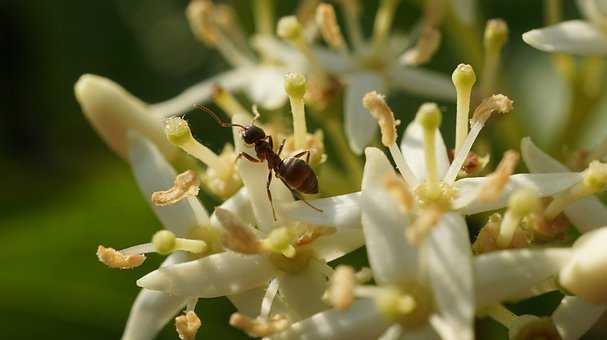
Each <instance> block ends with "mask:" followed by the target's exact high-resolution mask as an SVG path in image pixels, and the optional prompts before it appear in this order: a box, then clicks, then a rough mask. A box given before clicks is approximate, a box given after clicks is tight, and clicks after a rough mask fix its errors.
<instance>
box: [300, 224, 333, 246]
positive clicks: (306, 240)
mask: <svg viewBox="0 0 607 340" xmlns="http://www.w3.org/2000/svg"><path fill="white" fill-rule="evenodd" d="M335 232H337V229H335V228H334V227H324V226H311V227H308V228H307V230H306V231H304V232H303V233H302V234H301V235H299V237H298V238H297V239H296V240H295V242H294V246H295V247H301V246H305V245H306V244H310V243H312V242H313V241H314V240H316V239H317V238H319V237H322V236H328V235H333V234H335Z"/></svg>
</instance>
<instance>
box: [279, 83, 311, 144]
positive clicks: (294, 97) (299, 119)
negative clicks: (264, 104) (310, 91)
mask: <svg viewBox="0 0 607 340" xmlns="http://www.w3.org/2000/svg"><path fill="white" fill-rule="evenodd" d="M285 91H286V93H287V95H288V96H289V101H290V104H291V112H292V113H293V130H294V131H293V135H294V137H295V148H296V149H303V148H305V146H306V135H307V133H308V130H307V127H306V113H305V107H304V95H305V93H306V77H305V76H304V75H303V74H301V73H288V74H287V75H285Z"/></svg>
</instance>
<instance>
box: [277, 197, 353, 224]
mask: <svg viewBox="0 0 607 340" xmlns="http://www.w3.org/2000/svg"><path fill="white" fill-rule="evenodd" d="M310 204H311V205H313V206H314V207H316V208H318V209H320V210H322V212H319V211H318V210H315V209H312V208H311V207H310V206H308V205H307V204H305V203H304V202H302V201H296V202H293V203H288V204H283V205H282V206H281V214H282V215H283V216H285V217H286V218H288V219H290V220H295V221H300V222H304V223H310V224H316V225H324V226H331V227H334V228H337V229H359V228H362V226H361V224H360V192H353V193H351V194H345V195H339V196H333V197H327V198H321V199H316V200H312V201H310Z"/></svg>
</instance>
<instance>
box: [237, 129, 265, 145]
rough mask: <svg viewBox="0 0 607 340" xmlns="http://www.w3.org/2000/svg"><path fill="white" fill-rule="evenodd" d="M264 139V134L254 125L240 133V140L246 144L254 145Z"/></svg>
mask: <svg viewBox="0 0 607 340" xmlns="http://www.w3.org/2000/svg"><path fill="white" fill-rule="evenodd" d="M265 138H266V133H265V132H264V131H263V130H262V129H261V128H260V127H257V126H255V125H249V126H247V127H246V128H245V129H244V130H243V131H242V139H244V142H245V143H247V144H255V142H257V141H260V140H262V139H265Z"/></svg>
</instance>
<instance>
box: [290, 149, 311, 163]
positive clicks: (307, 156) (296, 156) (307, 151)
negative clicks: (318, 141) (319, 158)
mask: <svg viewBox="0 0 607 340" xmlns="http://www.w3.org/2000/svg"><path fill="white" fill-rule="evenodd" d="M304 154H306V163H308V164H310V150H306V151H302V152H300V153H298V154H297V155H295V156H293V158H299V157H301V156H303V155H304Z"/></svg>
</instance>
